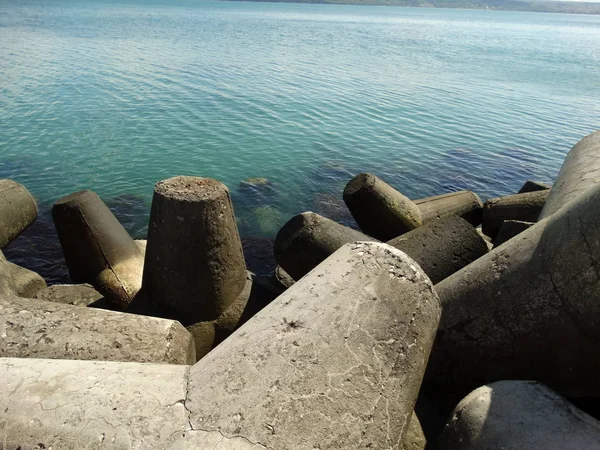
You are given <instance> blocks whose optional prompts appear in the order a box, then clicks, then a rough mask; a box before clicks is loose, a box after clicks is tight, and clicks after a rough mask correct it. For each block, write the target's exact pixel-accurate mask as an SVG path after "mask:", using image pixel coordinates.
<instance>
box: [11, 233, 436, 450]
mask: <svg viewBox="0 0 600 450" xmlns="http://www.w3.org/2000/svg"><path fill="white" fill-rule="evenodd" d="M321 268H322V269H323V270H321ZM324 299H326V302H324V301H323V300H324ZM74 309H76V310H77V311H88V310H87V309H85V308H74ZM439 314H440V305H439V300H438V298H437V296H436V294H435V292H434V291H433V289H432V286H431V283H430V282H429V280H428V279H427V277H426V276H425V275H424V274H423V272H422V271H421V270H420V269H419V268H418V267H417V266H416V265H415V264H414V262H413V261H412V260H410V259H409V258H408V257H406V255H404V254H403V253H402V252H400V251H398V250H395V249H393V248H391V247H389V246H386V245H384V244H376V243H361V244H351V245H346V246H344V247H342V248H341V249H340V250H339V251H338V252H336V253H335V254H334V255H333V256H331V257H330V258H329V259H327V260H326V261H325V262H324V263H323V264H321V265H320V266H319V268H317V269H316V270H314V271H313V272H312V273H311V274H310V275H309V276H307V277H304V278H303V279H302V280H301V281H300V282H298V283H296V284H295V285H294V286H293V287H292V288H290V289H289V290H288V291H286V293H284V294H283V295H282V296H280V297H279V298H278V299H277V300H276V301H274V302H273V303H271V305H269V306H268V307H267V308H266V309H265V310H263V311H262V312H260V313H259V314H258V315H256V316H254V317H253V318H252V319H251V320H250V321H248V322H247V323H246V324H245V325H244V326H243V327H241V328H240V329H239V330H237V331H236V332H235V333H234V334H233V335H232V336H231V337H229V338H228V339H227V340H225V341H224V342H223V343H222V344H221V345H219V346H218V347H217V348H215V349H214V350H213V351H212V352H211V353H209V354H208V355H207V356H206V357H205V358H204V359H202V361H200V362H199V363H197V364H196V365H194V366H193V367H192V368H189V367H186V366H175V365H156V364H135V363H116V362H94V361H60V360H54V361H51V360H36V359H29V360H24V359H12V358H1V359H0V377H1V378H2V379H3V380H6V382H5V383H0V435H2V436H3V446H4V447H5V448H17V447H19V446H20V447H21V448H34V447H35V446H39V445H43V446H45V447H46V448H51V447H52V448H61V449H68V450H69V449H80V448H98V447H102V448H106V449H129V448H139V449H142V448H143V449H164V448H167V449H193V448H202V449H204V448H216V449H223V450H224V449H228V450H230V449H231V450H234V449H264V448H277V449H296V448H323V449H324V448H330V449H342V448H356V447H372V448H390V447H395V448H399V447H401V446H402V442H403V441H405V439H404V437H405V435H406V434H407V429H408V428H410V429H411V430H417V433H418V428H417V427H418V424H416V423H415V422H414V421H411V417H412V408H413V405H414V402H415V399H416V395H417V392H418V390H419V385H420V381H421V377H422V374H423V371H424V369H425V364H426V361H427V354H428V352H429V349H430V347H431V344H432V342H433V338H434V335H435V328H436V325H437V321H438V320H439ZM411 423H412V425H411ZM405 442H406V441H405ZM405 448H406V447H405ZM408 448H411V447H408Z"/></svg>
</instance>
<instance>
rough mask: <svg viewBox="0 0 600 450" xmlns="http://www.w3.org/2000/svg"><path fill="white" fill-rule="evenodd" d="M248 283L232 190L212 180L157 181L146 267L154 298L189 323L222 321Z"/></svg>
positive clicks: (147, 288)
mask: <svg viewBox="0 0 600 450" xmlns="http://www.w3.org/2000/svg"><path fill="white" fill-rule="evenodd" d="M245 285H246V264H245V262H244V255H243V251H242V244H241V241H240V237H239V234H238V230H237V225H236V221H235V217H234V214H233V207H232V205H231V198H230V195H229V190H228V189H227V187H226V186H225V185H223V184H222V183H220V182H218V181H216V180H212V179H210V178H198V177H184V176H179V177H175V178H170V179H168V180H164V181H161V182H159V183H157V184H156V187H155V189H154V198H153V200H152V211H151V214H150V226H149V229H148V246H147V251H146V262H145V271H144V293H145V295H146V296H147V298H148V300H149V301H150V302H152V303H157V304H159V305H162V306H164V307H166V308H169V309H170V310H171V311H172V313H173V316H174V317H176V318H177V319H178V320H180V321H182V323H184V325H191V324H194V323H197V322H207V321H212V320H215V319H217V318H218V317H219V316H221V315H222V314H223V313H225V311H227V309H228V308H229V307H230V306H231V305H232V304H233V303H234V302H235V301H236V300H237V299H238V298H239V295H240V293H241V292H242V290H243V289H244V287H245Z"/></svg>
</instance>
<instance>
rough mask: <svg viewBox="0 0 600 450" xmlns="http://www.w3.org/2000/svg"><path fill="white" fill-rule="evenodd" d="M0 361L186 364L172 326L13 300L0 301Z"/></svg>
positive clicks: (188, 355) (179, 332) (185, 351)
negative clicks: (10, 358)
mask: <svg viewBox="0 0 600 450" xmlns="http://www.w3.org/2000/svg"><path fill="white" fill-rule="evenodd" d="M0 316H1V317H2V321H1V322H0V357H16V358H51V359H92V360H105V361H138V362H160V363H170V364H191V363H193V362H194V361H195V349H194V342H193V340H192V337H191V335H190V334H189V333H188V332H187V331H186V330H185V329H184V328H183V327H182V326H181V324H179V323H178V322H175V321H172V320H166V319H158V318H155V317H147V316H137V315H133V314H125V313H120V312H113V311H104V310H100V309H92V308H79V307H76V306H71V305H61V304H59V303H53V302H46V301H44V300H34V299H25V298H18V297H1V298H0Z"/></svg>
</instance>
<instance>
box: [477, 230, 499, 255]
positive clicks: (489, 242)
mask: <svg viewBox="0 0 600 450" xmlns="http://www.w3.org/2000/svg"><path fill="white" fill-rule="evenodd" d="M475 231H477V233H478V234H479V236H481V238H482V239H483V240H484V241H485V243H486V245H487V246H488V250H492V249H493V248H494V244H492V238H491V237H489V236H488V235H486V234H484V233H483V231H481V228H479V227H478V228H475Z"/></svg>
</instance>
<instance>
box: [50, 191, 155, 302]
mask: <svg viewBox="0 0 600 450" xmlns="http://www.w3.org/2000/svg"><path fill="white" fill-rule="evenodd" d="M52 218H53V219H54V224H55V226H56V231H57V232H58V238H59V240H60V245H61V247H62V250H63V254H64V256H65V260H66V262H67V267H68V268H69V274H70V275H71V279H72V280H73V281H74V282H76V283H90V284H92V285H93V286H94V287H95V288H96V289H97V290H98V291H99V292H100V293H102V294H103V295H104V296H105V297H106V299H107V300H108V301H110V302H112V303H113V304H115V305H116V306H117V307H119V308H121V309H125V307H126V306H127V305H128V304H129V303H130V302H131V301H132V300H133V299H134V298H135V296H136V295H137V293H138V291H139V290H140V287H141V285H142V272H143V265H144V258H143V253H142V252H141V251H140V249H139V247H138V246H137V245H136V243H135V241H134V240H133V239H132V238H131V236H129V233H127V231H125V228H123V226H122V225H121V224H120V223H119V221H118V220H117V218H116V217H115V216H114V215H113V213H112V212H111V211H110V210H109V209H108V207H107V206H106V205H105V204H104V202H103V201H102V200H101V199H100V197H98V195H97V194H96V193H94V192H92V191H79V192H75V193H74V194H71V195H68V196H66V197H63V198H61V199H60V200H58V201H57V202H56V203H55V204H54V206H53V208H52Z"/></svg>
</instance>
